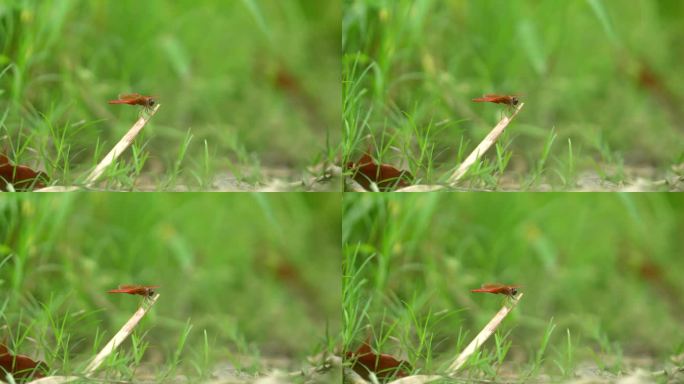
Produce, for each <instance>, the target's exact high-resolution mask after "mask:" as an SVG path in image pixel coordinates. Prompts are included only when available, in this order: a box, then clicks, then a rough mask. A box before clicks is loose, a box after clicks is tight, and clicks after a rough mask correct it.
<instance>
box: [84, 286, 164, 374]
mask: <svg viewBox="0 0 684 384" xmlns="http://www.w3.org/2000/svg"><path fill="white" fill-rule="evenodd" d="M158 298H159V294H158V293H157V294H156V295H154V296H152V297H150V298H149V299H145V300H146V302H144V303H143V305H141V306H140V308H138V310H137V311H135V313H134V314H133V316H131V318H130V319H128V321H127V322H126V324H124V326H123V327H121V329H120V330H119V332H117V333H116V335H114V337H112V339H111V340H109V342H108V343H107V345H105V346H104V348H102V350H101V351H100V353H98V354H97V356H95V358H94V359H93V361H92V362H90V364H88V367H87V368H86V369H85V374H86V375H90V374H92V373H93V372H94V371H95V370H96V369H97V368H98V367H99V366H100V364H102V362H103V361H104V359H106V358H107V356H109V355H110V354H111V353H112V352H114V350H115V349H116V348H117V347H118V346H119V345H120V344H121V343H123V342H124V340H126V338H127V337H128V336H129V335H130V334H131V333H133V329H134V328H135V327H136V326H137V325H138V323H139V322H140V320H142V318H143V316H145V314H146V313H147V311H149V310H150V308H152V306H153V305H154V303H155V302H156V301H157V299H158Z"/></svg>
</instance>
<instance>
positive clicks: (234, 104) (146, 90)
mask: <svg viewBox="0 0 684 384" xmlns="http://www.w3.org/2000/svg"><path fill="white" fill-rule="evenodd" d="M340 19H341V3H340V2H339V1H330V2H328V1H326V2H321V1H315V0H293V1H277V0H237V1H210V0H208V1H204V0H202V1H173V2H168V1H163V0H151V1H145V2H140V1H136V0H122V1H102V2H82V1H74V0H66V1H34V0H31V1H14V0H10V1H3V2H2V3H1V4H0V116H2V119H0V136H2V137H4V140H3V143H2V146H3V147H4V150H5V151H7V152H10V154H11V155H12V156H10V157H11V158H12V159H18V160H19V161H20V162H23V163H28V164H32V165H33V164H35V165H37V166H40V167H42V168H44V169H46V170H47V171H49V172H48V173H50V175H51V176H53V178H57V180H58V182H59V183H60V184H67V183H68V182H70V181H73V180H78V176H79V175H81V174H82V173H84V172H85V170H84V168H85V169H86V170H87V167H92V166H93V165H94V162H95V160H97V159H99V157H97V156H100V157H101V156H102V153H101V152H103V151H108V150H109V148H110V147H111V145H113V143H114V142H115V141H118V139H119V138H120V137H121V136H122V135H123V133H124V132H126V130H127V129H128V128H130V126H131V125H132V124H133V122H134V121H135V119H137V116H138V109H139V108H137V107H136V108H134V107H129V106H112V105H108V104H107V101H108V100H112V99H116V98H117V96H118V95H119V94H122V93H131V92H139V93H142V94H145V95H154V96H157V98H158V101H159V103H160V104H161V108H160V110H159V113H157V114H156V115H155V116H154V118H153V119H152V121H151V124H150V125H149V126H147V127H146V128H145V133H144V137H143V138H139V139H138V141H137V142H138V145H139V146H140V147H141V149H144V150H145V151H146V153H147V154H148V156H149V159H148V160H147V164H146V165H145V168H144V171H143V172H142V174H143V176H144V179H145V180H146V181H147V183H148V184H153V185H154V184H155V183H159V180H160V179H163V178H164V176H165V175H167V174H168V173H170V172H172V170H173V168H174V167H176V162H178V161H179V160H182V164H181V165H182V167H181V169H182V171H183V172H182V176H184V179H182V181H179V182H178V183H183V184H188V185H190V186H192V187H197V186H198V185H200V187H201V188H203V189H208V187H209V186H208V185H209V184H210V182H211V180H212V178H213V177H215V176H217V175H218V174H221V173H227V172H230V173H232V174H234V175H235V176H236V177H238V178H240V179H244V180H246V181H248V182H250V183H252V184H253V183H256V182H258V181H263V179H265V178H267V177H268V176H271V177H273V174H274V173H276V174H278V175H279V177H281V178H294V177H296V176H300V175H301V173H303V172H304V171H305V168H306V167H307V166H310V165H316V164H319V163H321V162H323V161H324V160H328V159H329V158H331V157H332V156H333V153H334V151H335V150H336V149H335V146H336V145H337V143H339V138H340V137H341V134H340V132H341V130H340V119H339V117H340V114H341V112H340V111H341V93H340V79H339V73H340V37H339V34H340V32H339V28H340ZM190 135H191V140H190V143H189V145H186V144H185V143H186V142H187V141H188V140H189V137H190ZM10 143H11V144H10ZM183 147H187V153H185V155H184V156H181V155H182V151H181V148H183ZM105 153H106V152H105ZM94 157H95V159H93V158H94ZM129 158H130V154H129V155H127V156H126V157H125V158H124V159H129ZM206 158H208V161H207V160H206ZM207 163H208V164H207ZM65 168H68V169H65Z"/></svg>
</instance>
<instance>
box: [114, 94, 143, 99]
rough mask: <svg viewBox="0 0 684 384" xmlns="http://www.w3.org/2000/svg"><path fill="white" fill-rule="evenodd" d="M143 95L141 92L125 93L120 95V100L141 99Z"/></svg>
mask: <svg viewBox="0 0 684 384" xmlns="http://www.w3.org/2000/svg"><path fill="white" fill-rule="evenodd" d="M141 97H142V95H141V94H139V93H124V94H121V95H119V100H133V99H139V98H141Z"/></svg>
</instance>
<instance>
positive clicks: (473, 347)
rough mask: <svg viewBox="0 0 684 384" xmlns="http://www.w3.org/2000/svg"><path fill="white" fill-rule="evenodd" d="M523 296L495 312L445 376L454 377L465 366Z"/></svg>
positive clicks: (513, 299)
mask: <svg viewBox="0 0 684 384" xmlns="http://www.w3.org/2000/svg"><path fill="white" fill-rule="evenodd" d="M522 297H523V294H522V292H521V293H520V294H519V295H518V296H515V297H513V298H512V299H511V300H512V301H511V304H510V305H505V304H504V306H503V307H502V308H501V309H500V310H499V312H497V314H496V315H494V317H493V318H492V319H491V320H490V321H489V323H487V325H485V327H484V328H483V329H482V330H481V331H480V333H478V334H477V336H475V338H474V339H473V341H471V342H470V344H468V346H467V347H466V348H465V349H464V350H463V352H461V354H460V355H458V357H457V358H456V361H454V362H453V363H452V364H451V365H450V366H449V368H448V369H447V374H448V375H449V376H454V375H455V374H456V372H457V371H458V370H459V369H460V368H461V367H462V366H463V364H465V362H466V361H468V358H469V357H470V356H471V355H472V354H473V353H475V351H477V349H478V348H479V347H480V346H481V345H482V344H484V343H485V341H487V339H488V338H489V336H491V335H492V334H493V333H494V331H496V328H497V327H498V326H499V324H501V322H502V321H503V319H504V318H505V317H506V315H508V314H509V313H510V312H511V311H512V310H513V308H515V306H516V305H518V302H519V301H520V299H522Z"/></svg>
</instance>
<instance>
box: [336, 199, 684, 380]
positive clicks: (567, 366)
mask: <svg viewBox="0 0 684 384" xmlns="http://www.w3.org/2000/svg"><path fill="white" fill-rule="evenodd" d="M342 228H343V242H344V244H345V245H344V247H345V250H344V252H345V255H344V258H345V259H344V260H345V261H344V262H345V267H344V276H345V284H344V288H343V289H344V294H343V300H344V311H345V343H346V345H348V348H350V349H353V348H355V347H356V346H358V345H359V343H360V342H361V341H363V340H364V339H365V338H366V337H367V335H368V334H371V335H373V341H374V343H375V342H376V341H377V340H381V341H384V345H383V348H384V350H383V351H382V352H383V353H394V354H397V355H399V356H402V357H404V358H406V359H408V360H409V361H410V362H411V363H412V364H414V366H416V367H418V368H420V369H423V372H425V371H427V372H439V371H440V370H442V369H445V367H446V365H447V364H449V363H450V362H452V361H453V360H454V359H455V357H456V355H457V354H458V352H460V351H461V350H462V349H463V348H464V347H465V344H467V343H468V342H470V340H471V339H472V337H473V336H474V335H475V334H476V333H477V332H479V330H480V329H481V328H482V327H483V326H484V325H485V324H486V323H487V322H488V321H489V319H490V318H491V317H492V316H494V314H495V312H496V311H497V310H498V309H499V308H500V307H501V305H502V304H503V302H504V300H503V298H502V297H500V296H498V295H497V296H495V295H489V294H475V293H471V292H470V290H471V289H475V288H479V287H480V286H481V285H482V284H485V283H504V284H519V285H521V286H522V288H521V290H522V292H524V296H523V297H522V299H521V300H520V303H519V304H518V306H517V307H516V308H515V309H514V310H513V312H512V313H511V314H510V315H509V316H508V318H507V319H506V320H505V321H504V323H503V325H502V326H501V327H500V328H499V332H500V334H499V336H503V335H506V334H507V333H509V332H510V333H509V334H508V340H509V341H510V342H512V345H511V349H510V351H509V354H508V357H506V359H505V360H504V362H505V363H504V364H506V366H507V367H508V369H506V368H504V369H503V370H501V371H498V370H499V368H496V367H501V363H502V362H496V359H494V362H492V360H487V361H484V364H480V365H479V366H478V367H477V369H482V371H480V372H486V373H487V374H488V375H493V377H496V375H497V373H496V372H497V371H498V372H499V373H501V372H504V371H508V372H514V374H515V375H516V377H520V376H519V375H522V373H523V372H529V371H531V370H534V368H533V367H534V366H535V365H536V364H538V363H539V362H543V364H542V365H541V368H542V370H541V371H540V372H544V373H548V374H553V375H557V374H561V373H562V374H564V375H568V376H569V377H573V375H574V374H575V373H579V372H580V371H582V372H585V373H586V372H589V370H590V367H594V368H598V370H597V371H592V372H606V371H607V372H611V373H619V372H626V371H629V370H630V369H633V368H634V366H639V367H641V368H644V369H650V368H653V367H660V368H658V369H662V367H663V366H665V365H666V364H667V363H668V362H669V361H670V357H671V356H679V358H673V360H672V361H679V364H680V366H681V364H682V361H681V354H682V353H683V352H684V325H683V324H682V322H681V319H682V316H684V312H683V309H682V308H684V300H683V299H682V292H684V281H683V280H682V279H681V274H682V271H684V258H682V257H681V250H682V246H683V245H684V244H683V241H684V240H683V238H682V236H681V233H682V231H683V230H684V199H683V198H681V197H680V196H678V195H668V194H647V195H644V194H602V195H595V194H550V195H539V194H506V195H505V196H504V195H502V194H482V193H470V194H421V195H411V196H409V195H405V194H382V195H375V194H374V196H369V195H368V194H346V195H345V198H344V219H343V227H342ZM551 326H552V327H554V329H553V332H552V333H551V336H550V338H548V344H547V345H546V347H544V348H545V349H544V348H542V346H543V342H544V341H543V340H544V334H545V332H547V331H548V330H549V327H551ZM368 327H370V328H368ZM466 335H467V336H466ZM421 339H424V340H428V341H430V342H429V343H426V342H422V343H421V342H420V341H419V340H421ZM459 344H460V347H457V345H459ZM419 345H422V346H423V347H427V349H426V348H423V349H422V350H418V346H419ZM374 346H375V344H374ZM494 350H495V341H494V337H492V338H491V339H490V340H489V341H488V342H487V344H485V346H484V351H485V352H483V354H482V355H481V356H486V357H487V358H488V359H491V358H492V357H491V356H492V354H493V353H494V352H493V351H494ZM540 351H542V352H541V354H540ZM483 359H484V358H483ZM677 359H679V360H677ZM481 363H482V361H481ZM492 366H493V367H495V368H488V367H492ZM604 369H605V371H603V370H604ZM562 370H564V371H562ZM492 372H494V373H493V374H492ZM594 374H595V373H592V375H594Z"/></svg>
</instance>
